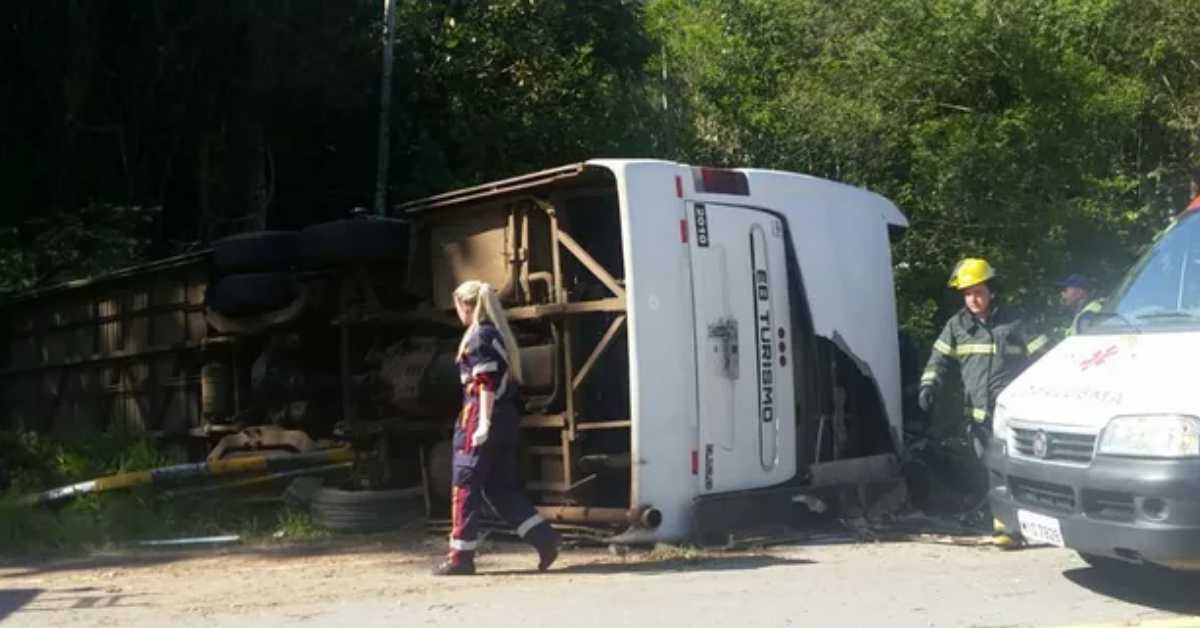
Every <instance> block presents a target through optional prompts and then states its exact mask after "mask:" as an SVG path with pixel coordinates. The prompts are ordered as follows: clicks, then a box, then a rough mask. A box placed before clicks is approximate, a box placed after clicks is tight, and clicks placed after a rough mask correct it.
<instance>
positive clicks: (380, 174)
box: [375, 0, 396, 216]
mask: <svg viewBox="0 0 1200 628" xmlns="http://www.w3.org/2000/svg"><path fill="white" fill-rule="evenodd" d="M394 2H395V0H383V79H382V84H381V85H380V90H379V159H378V161H377V169H376V171H375V213H376V214H378V215H380V216H382V215H384V213H385V210H384V203H385V202H386V201H387V175H388V157H389V151H388V149H389V147H390V146H389V145H390V142H389V141H388V135H389V134H390V130H389V126H390V122H391V117H392V116H391V113H392V34H393V33H394V32H395V30H396V11H395V7H394Z"/></svg>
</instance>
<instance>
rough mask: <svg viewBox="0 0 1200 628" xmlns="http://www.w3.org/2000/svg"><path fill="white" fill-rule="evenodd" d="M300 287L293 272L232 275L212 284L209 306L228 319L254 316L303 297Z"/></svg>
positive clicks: (210, 286) (207, 295)
mask: <svg viewBox="0 0 1200 628" xmlns="http://www.w3.org/2000/svg"><path fill="white" fill-rule="evenodd" d="M300 292H301V290H300V285H299V284H298V283H297V282H296V280H295V279H294V278H293V277H292V276H291V274H289V273H246V274H240V275H228V276H226V277H222V278H220V279H219V280H217V282H216V283H213V284H209V286H208V290H207V292H206V293H205V297H204V299H205V304H206V305H207V306H208V307H209V308H210V309H212V310H213V311H215V312H218V313H221V314H225V315H227V316H234V317H237V316H251V315H255V314H262V313H264V312H271V311H274V310H280V309H283V308H285V307H287V306H288V305H290V304H291V303H292V302H293V301H295V300H296V299H297V298H298V297H299V296H300Z"/></svg>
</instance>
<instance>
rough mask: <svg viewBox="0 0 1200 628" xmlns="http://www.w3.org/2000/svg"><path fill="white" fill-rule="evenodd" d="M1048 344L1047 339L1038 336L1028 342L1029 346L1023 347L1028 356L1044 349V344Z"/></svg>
mask: <svg viewBox="0 0 1200 628" xmlns="http://www.w3.org/2000/svg"><path fill="white" fill-rule="evenodd" d="M1048 342H1050V340H1049V339H1047V338H1046V337H1045V336H1040V335H1039V336H1038V337H1037V338H1034V339H1033V340H1030V341H1029V344H1027V345H1025V352H1026V353H1028V354H1029V355H1033V354H1035V353H1037V352H1038V351H1041V350H1042V347H1045V346H1046V343H1048Z"/></svg>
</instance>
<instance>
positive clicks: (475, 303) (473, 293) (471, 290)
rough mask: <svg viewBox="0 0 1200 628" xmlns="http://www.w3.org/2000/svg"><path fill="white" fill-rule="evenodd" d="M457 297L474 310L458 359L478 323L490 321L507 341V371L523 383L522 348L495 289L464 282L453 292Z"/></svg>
mask: <svg viewBox="0 0 1200 628" xmlns="http://www.w3.org/2000/svg"><path fill="white" fill-rule="evenodd" d="M454 298H455V299H457V300H458V301H460V302H461V303H463V304H464V305H466V306H468V307H470V308H471V324H470V325H468V326H467V331H466V332H465V333H464V334H463V337H462V341H461V342H459V344H458V355H459V357H462V355H463V354H464V353H466V350H467V342H468V340H470V338H471V334H473V333H474V332H475V330H476V329H477V328H478V327H479V324H480V323H483V322H485V321H490V322H491V323H492V324H493V325H495V326H496V331H499V332H500V338H501V340H502V341H503V342H504V351H505V353H507V354H508V372H509V373H510V374H511V376H512V378H513V380H515V381H516V382H517V383H518V384H519V383H521V382H522V381H524V374H523V373H522V372H521V347H520V345H518V344H517V338H516V336H514V335H513V332H512V328H511V327H509V326H508V316H507V315H505V313H504V307H503V306H502V305H501V304H500V298H499V297H497V296H496V290H495V289H494V288H492V286H491V285H489V284H487V283H484V282H482V281H475V280H470V281H464V282H463V283H462V284H461V285H459V286H458V288H456V289H455V290H454Z"/></svg>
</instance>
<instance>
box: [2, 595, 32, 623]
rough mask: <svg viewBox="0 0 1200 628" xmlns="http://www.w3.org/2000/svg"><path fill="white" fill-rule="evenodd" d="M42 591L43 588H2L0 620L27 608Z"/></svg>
mask: <svg viewBox="0 0 1200 628" xmlns="http://www.w3.org/2000/svg"><path fill="white" fill-rule="evenodd" d="M41 592H42V590H41V589H3V590H0V622H2V621H4V619H5V618H6V617H8V616H9V615H12V614H13V613H16V612H18V611H20V610H21V609H22V608H25V606H26V605H28V604H29V603H30V602H32V601H33V599H34V598H36V597H37V596H38V595H40V594H41Z"/></svg>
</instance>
